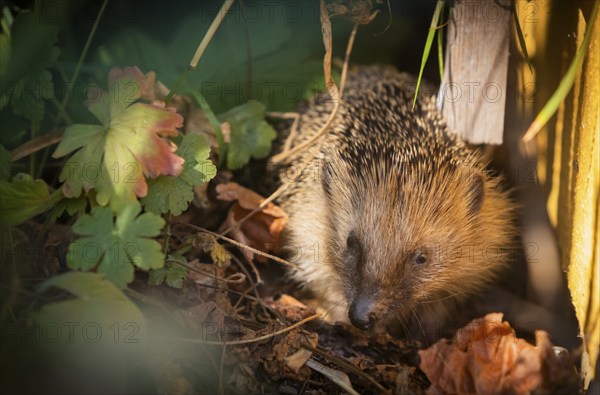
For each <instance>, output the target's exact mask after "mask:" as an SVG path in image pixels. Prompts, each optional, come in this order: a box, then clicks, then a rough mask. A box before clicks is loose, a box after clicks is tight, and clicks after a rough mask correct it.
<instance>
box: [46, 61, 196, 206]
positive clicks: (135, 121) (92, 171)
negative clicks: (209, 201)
mask: <svg viewBox="0 0 600 395" xmlns="http://www.w3.org/2000/svg"><path fill="white" fill-rule="evenodd" d="M152 83H153V79H151V78H150V77H149V76H145V75H144V74H142V72H141V71H140V70H139V69H138V68H137V67H128V68H125V69H123V70H121V69H113V70H112V71H111V72H110V74H109V91H108V92H101V93H99V94H98V95H97V97H96V98H95V99H94V100H93V101H88V103H87V104H88V108H89V109H90V111H91V112H92V113H93V114H94V115H95V116H96V118H98V120H99V121H100V122H101V123H102V125H79V124H75V125H72V126H71V127H69V128H68V129H67V130H66V132H65V136H64V138H63V140H62V141H61V143H60V144H59V146H58V147H57V149H56V151H55V152H54V154H53V156H54V157H55V158H59V157H62V156H64V155H67V154H69V153H71V152H73V151H75V150H77V151H76V152H75V153H74V154H73V155H72V156H71V158H69V160H68V161H67V162H66V163H65V167H64V168H63V171H62V172H61V174H60V181H64V182H65V184H64V186H63V190H64V193H65V196H68V197H78V196H79V195H80V194H81V192H82V190H85V191H88V190H90V189H91V188H95V189H96V192H97V194H96V201H97V202H98V204H99V205H101V206H105V205H107V204H109V203H110V206H111V208H112V209H113V210H114V211H116V212H118V211H120V210H121V209H123V208H124V207H125V206H126V205H127V204H129V203H131V202H134V201H136V200H137V198H138V197H144V196H146V194H147V191H148V185H147V183H146V177H157V176H159V175H163V174H167V175H172V176H177V175H179V174H180V173H181V171H182V170H183V163H184V160H183V158H181V157H179V156H177V155H176V154H175V153H174V152H173V151H174V148H175V147H174V146H173V144H172V143H171V142H170V141H169V140H167V139H166V137H168V136H176V135H177V133H178V132H177V128H178V127H181V126H182V124H183V118H182V117H181V116H180V115H179V114H177V113H176V112H175V110H174V109H172V108H165V106H164V103H162V102H155V103H153V104H146V103H141V102H138V101H137V100H138V99H139V98H140V97H141V95H142V94H143V93H144V92H146V91H147V90H148V89H150V87H151V84H152Z"/></svg>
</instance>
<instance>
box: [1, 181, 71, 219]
mask: <svg viewBox="0 0 600 395" xmlns="http://www.w3.org/2000/svg"><path fill="white" fill-rule="evenodd" d="M0 190H2V193H0V224H2V225H18V224H21V223H23V222H25V221H27V220H28V219H29V218H31V217H33V216H35V215H38V214H40V213H43V212H44V211H46V210H48V209H49V208H50V207H52V206H53V205H54V204H55V203H56V202H58V201H59V200H60V199H61V198H62V197H63V195H62V193H61V191H60V190H56V191H54V192H53V193H52V194H50V193H49V192H48V185H46V183H45V182H44V181H43V180H34V179H33V178H32V177H31V176H30V175H27V174H23V173H19V174H17V175H16V176H14V177H13V179H12V181H7V180H1V181H0Z"/></svg>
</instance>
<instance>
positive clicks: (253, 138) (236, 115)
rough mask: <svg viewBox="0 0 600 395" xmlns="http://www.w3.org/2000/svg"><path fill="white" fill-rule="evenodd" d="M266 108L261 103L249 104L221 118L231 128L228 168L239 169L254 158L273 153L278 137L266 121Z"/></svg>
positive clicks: (228, 112) (236, 108) (234, 109)
mask: <svg viewBox="0 0 600 395" xmlns="http://www.w3.org/2000/svg"><path fill="white" fill-rule="evenodd" d="M265 113H266V108H265V106H264V105H263V104H262V103H260V102H249V103H246V104H242V105H241V106H238V107H235V108H233V109H231V110H229V111H227V112H226V113H224V114H221V115H220V116H219V120H220V121H221V122H228V123H229V125H230V126H231V142H230V144H229V150H228V152H227V167H228V168H230V169H239V168H241V167H243V166H244V165H246V164H247V163H248V161H249V160H250V157H251V156H252V157H253V158H257V159H260V158H264V157H266V156H267V155H269V152H270V151H271V142H272V141H273V139H275V137H276V136H277V133H276V132H275V129H273V127H272V126H271V125H269V124H268V123H267V121H265Z"/></svg>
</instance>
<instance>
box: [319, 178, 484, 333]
mask: <svg viewBox="0 0 600 395" xmlns="http://www.w3.org/2000/svg"><path fill="white" fill-rule="evenodd" d="M437 180H441V182H440V183H436V181H437ZM448 180H449V178H447V177H446V178H442V177H437V178H436V179H435V180H433V182H429V183H423V182H422V180H416V181H415V180H405V182H404V183H403V184H402V185H398V184H394V183H390V184H387V185H380V184H378V185H374V186H369V185H363V186H362V188H361V189H356V190H355V193H354V194H353V195H352V196H354V200H355V202H354V204H352V207H353V208H352V210H351V211H350V212H349V213H348V214H349V215H347V216H346V217H345V221H338V222H337V223H335V224H333V225H332V229H331V232H332V233H334V232H335V233H337V243H336V244H337V247H338V248H337V250H338V251H340V252H339V253H338V254H336V256H335V258H334V259H336V264H335V265H334V266H335V268H336V270H337V272H338V275H339V276H340V278H341V280H342V281H341V283H342V286H343V288H344V295H345V297H346V301H347V304H348V317H349V319H350V321H351V322H352V324H353V325H355V326H356V327H358V328H361V329H370V328H373V327H374V326H378V327H379V326H381V327H385V326H387V324H391V323H392V322H396V321H397V320H404V321H406V320H407V319H408V318H410V317H412V316H413V315H414V314H416V312H415V310H416V309H418V308H419V307H420V305H422V304H423V303H427V302H428V301H430V300H431V299H432V297H434V298H439V297H440V295H441V294H443V293H444V292H445V291H450V292H454V290H453V289H452V288H453V287H456V275H457V273H462V274H464V281H471V279H472V278H473V277H476V275H477V273H478V272H479V271H486V272H489V270H487V268H486V267H484V265H480V262H478V261H477V260H473V259H469V254H470V253H471V251H472V250H471V249H470V246H472V244H473V243H474V241H475V240H476V239H477V238H478V237H480V236H479V233H478V232H479V231H485V229H482V228H481V227H480V226H481V223H480V222H481V221H479V220H478V216H479V214H480V210H481V208H482V206H483V203H484V190H483V188H484V181H483V178H482V177H473V176H472V175H469V176H467V177H462V178H460V180H459V181H454V182H455V184H453V185H451V187H452V188H453V189H448V187H449V186H448ZM423 185H428V189H427V190H424V189H423V188H422V186H423ZM369 188H372V189H371V190H369ZM360 190H362V191H363V193H362V195H360V197H358V198H357V196H359V194H360V192H359V191H360ZM457 190H458V192H457ZM398 191H402V192H401V193H399V192H398ZM450 192H451V193H450ZM373 197H377V198H373ZM458 284H459V285H460V283H458Z"/></svg>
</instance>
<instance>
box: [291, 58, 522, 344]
mask: <svg viewBox="0 0 600 395" xmlns="http://www.w3.org/2000/svg"><path fill="white" fill-rule="evenodd" d="M414 87H415V81H414V79H413V77H411V76H409V75H408V74H404V73H399V72H398V71H396V70H395V69H392V68H384V67H378V66H371V67H358V68H356V69H355V70H353V71H352V72H351V73H349V75H348V80H347V82H346V87H345V89H346V90H345V94H344V97H343V99H342V102H341V103H340V107H339V112H338V116H337V118H336V120H335V121H334V123H333V124H332V126H331V128H330V129H329V131H328V132H327V133H326V134H325V135H324V136H323V137H322V138H321V139H322V141H320V142H318V143H316V144H314V145H312V146H311V147H310V148H307V149H304V150H301V151H299V152H297V153H296V154H294V155H292V156H291V157H290V161H289V166H288V167H287V168H286V169H283V170H282V171H281V173H280V179H281V181H282V182H289V183H291V185H289V187H288V188H287V189H286V191H285V192H284V195H283V196H282V197H281V198H280V199H279V202H280V204H281V205H282V207H283V208H284V209H285V210H286V211H287V213H288V214H289V216H290V219H289V223H288V226H287V228H286V231H285V233H284V238H283V240H284V247H285V249H286V250H287V252H288V259H290V260H292V261H294V262H296V263H298V264H299V265H300V267H301V268H302V270H296V271H293V272H292V277H293V278H294V279H295V280H296V281H298V282H299V283H300V284H301V285H302V286H303V287H306V288H307V289H309V290H310V291H312V292H313V293H314V294H315V296H316V297H317V298H318V300H319V301H320V302H321V305H322V306H323V307H324V308H325V309H327V311H328V312H329V313H328V318H329V319H330V320H332V321H336V320H343V321H348V320H349V321H350V322H351V323H352V324H353V325H354V326H356V327H358V328H361V329H389V328H391V327H394V326H398V325H402V326H403V327H404V328H407V327H408V326H409V325H415V323H416V324H418V325H419V326H420V327H421V332H424V330H423V329H422V328H423V326H427V325H428V323H429V324H431V323H438V324H439V323H440V322H443V320H444V315H445V314H444V312H447V311H449V306H451V305H452V304H453V303H456V302H457V301H460V300H463V299H464V298H468V297H469V295H473V294H474V293H476V292H478V291H479V290H480V289H482V287H484V286H485V285H486V284H488V283H489V282H491V281H493V280H494V279H495V278H496V277H497V276H498V274H499V273H501V271H502V269H503V268H504V267H506V266H507V265H508V264H509V262H510V259H509V251H510V245H511V242H512V240H513V234H514V225H513V222H514V208H513V204H512V202H511V200H510V199H509V197H508V195H507V193H506V192H504V191H503V190H502V189H501V187H500V180H499V178H497V177H492V176H491V175H490V174H489V173H488V172H487V171H486V169H485V164H484V163H482V160H481V157H480V155H479V154H478V152H477V151H476V150H474V149H472V148H470V147H469V146H468V145H467V144H466V143H465V142H463V141H462V140H461V139H460V138H458V137H457V136H456V135H455V134H453V133H452V132H451V131H449V130H448V128H447V126H446V123H445V120H444V119H443V117H442V116H441V115H440V114H439V113H438V111H437V110H436V103H435V98H434V97H433V96H431V97H426V96H425V95H420V97H419V98H418V100H417V103H416V106H415V107H414V109H412V101H413V94H414ZM332 108H333V102H332V101H331V100H328V98H327V97H317V98H315V99H313V100H312V101H311V102H309V103H308V105H307V106H306V107H305V108H304V109H303V110H302V111H301V114H300V120H299V123H298V133H297V135H296V136H295V137H294V140H293V144H294V146H295V145H297V144H301V143H302V142H304V141H307V140H308V139H310V138H311V137H312V136H314V134H315V133H317V131H318V130H319V128H320V127H321V125H322V124H323V123H324V122H325V120H326V119H327V117H328V116H329V114H330V113H331V110H332ZM308 155H314V159H313V163H312V164H313V165H314V166H311V169H312V170H311V171H303V172H302V174H299V175H297V174H294V175H293V176H290V174H293V173H294V172H295V171H297V169H298V166H299V165H300V163H302V162H303V161H304V160H305V158H306V157H307V156H308ZM314 169H317V170H316V172H315V170H314ZM446 314H447V313H446ZM423 334H424V333H423Z"/></svg>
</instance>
